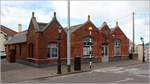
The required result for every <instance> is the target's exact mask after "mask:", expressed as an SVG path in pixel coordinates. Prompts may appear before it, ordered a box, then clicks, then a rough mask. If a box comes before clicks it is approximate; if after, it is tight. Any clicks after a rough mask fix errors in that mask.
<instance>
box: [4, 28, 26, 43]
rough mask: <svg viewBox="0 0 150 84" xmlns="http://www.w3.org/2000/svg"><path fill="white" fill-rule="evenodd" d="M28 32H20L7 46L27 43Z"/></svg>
mask: <svg viewBox="0 0 150 84" xmlns="http://www.w3.org/2000/svg"><path fill="white" fill-rule="evenodd" d="M26 35H27V30H26V31H23V32H20V33H18V34H16V35H14V36H13V37H12V38H11V39H10V40H8V41H7V42H6V43H5V44H16V43H23V42H26V41H27V37H26Z"/></svg>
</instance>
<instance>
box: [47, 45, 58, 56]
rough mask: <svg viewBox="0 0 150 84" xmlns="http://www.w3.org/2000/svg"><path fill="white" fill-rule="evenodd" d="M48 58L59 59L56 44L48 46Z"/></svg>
mask: <svg viewBox="0 0 150 84" xmlns="http://www.w3.org/2000/svg"><path fill="white" fill-rule="evenodd" d="M48 57H49V58H57V57H58V47H57V44H56V43H53V44H49V45H48Z"/></svg>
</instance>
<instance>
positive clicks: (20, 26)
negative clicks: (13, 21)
mask: <svg viewBox="0 0 150 84" xmlns="http://www.w3.org/2000/svg"><path fill="white" fill-rule="evenodd" d="M21 31H22V24H18V33H20V32H21Z"/></svg>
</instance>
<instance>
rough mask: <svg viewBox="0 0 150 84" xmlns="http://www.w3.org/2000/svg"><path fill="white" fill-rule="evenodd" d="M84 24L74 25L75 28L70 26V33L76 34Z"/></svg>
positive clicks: (66, 28)
mask: <svg viewBox="0 0 150 84" xmlns="http://www.w3.org/2000/svg"><path fill="white" fill-rule="evenodd" d="M82 25H83V24H78V25H74V26H70V32H71V33H72V32H74V31H76V30H77V29H79V28H80V27H81V26H82ZM64 30H65V31H66V32H67V30H68V27H65V28H64Z"/></svg>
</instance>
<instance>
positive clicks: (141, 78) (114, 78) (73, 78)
mask: <svg viewBox="0 0 150 84" xmlns="http://www.w3.org/2000/svg"><path fill="white" fill-rule="evenodd" d="M24 83H111V84H116V83H121V84H122V83H146V84H149V63H143V64H137V65H130V66H123V67H117V66H113V67H106V68H101V69H95V70H92V71H90V72H84V73H78V74H70V75H64V76H59V77H48V78H38V79H34V80H28V81H24Z"/></svg>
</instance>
